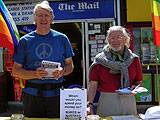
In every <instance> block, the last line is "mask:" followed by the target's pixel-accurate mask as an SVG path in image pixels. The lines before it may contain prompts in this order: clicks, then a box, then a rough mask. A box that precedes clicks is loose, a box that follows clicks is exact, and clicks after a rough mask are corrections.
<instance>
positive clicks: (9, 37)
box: [0, 0, 19, 55]
mask: <svg viewBox="0 0 160 120" xmlns="http://www.w3.org/2000/svg"><path fill="white" fill-rule="evenodd" d="M0 26H1V29H0V38H1V39H0V47H5V48H7V49H8V50H10V53H11V54H12V55H13V53H14V48H15V46H16V45H17V44H18V40H19V33H18V30H17V27H16V25H15V22H14V20H13V18H12V16H11V14H10V13H9V11H8V9H7V7H6V6H5V4H4V3H3V1H2V0H0Z"/></svg>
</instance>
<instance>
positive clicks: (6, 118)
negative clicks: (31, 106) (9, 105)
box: [0, 117, 59, 120]
mask: <svg viewBox="0 0 160 120" xmlns="http://www.w3.org/2000/svg"><path fill="white" fill-rule="evenodd" d="M0 120H11V119H10V117H0ZM25 120H59V118H26V117H25Z"/></svg>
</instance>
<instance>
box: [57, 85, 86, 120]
mask: <svg viewBox="0 0 160 120" xmlns="http://www.w3.org/2000/svg"><path fill="white" fill-rule="evenodd" d="M86 116H87V90H86V89H78V88H74V89H61V90H60V120H69V119H70V120H72V119H73V120H85V117H86Z"/></svg>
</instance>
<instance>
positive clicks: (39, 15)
mask: <svg viewBox="0 0 160 120" xmlns="http://www.w3.org/2000/svg"><path fill="white" fill-rule="evenodd" d="M36 16H37V17H38V18H43V17H45V18H49V17H51V15H49V14H36Z"/></svg>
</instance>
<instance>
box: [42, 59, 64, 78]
mask: <svg viewBox="0 0 160 120" xmlns="http://www.w3.org/2000/svg"><path fill="white" fill-rule="evenodd" d="M41 66H42V67H43V68H44V70H45V71H47V72H48V75H47V76H46V77H44V79H52V78H53V77H54V76H53V75H52V73H53V72H54V71H56V70H62V67H61V63H59V62H52V61H47V60H43V61H42V62H41Z"/></svg>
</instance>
